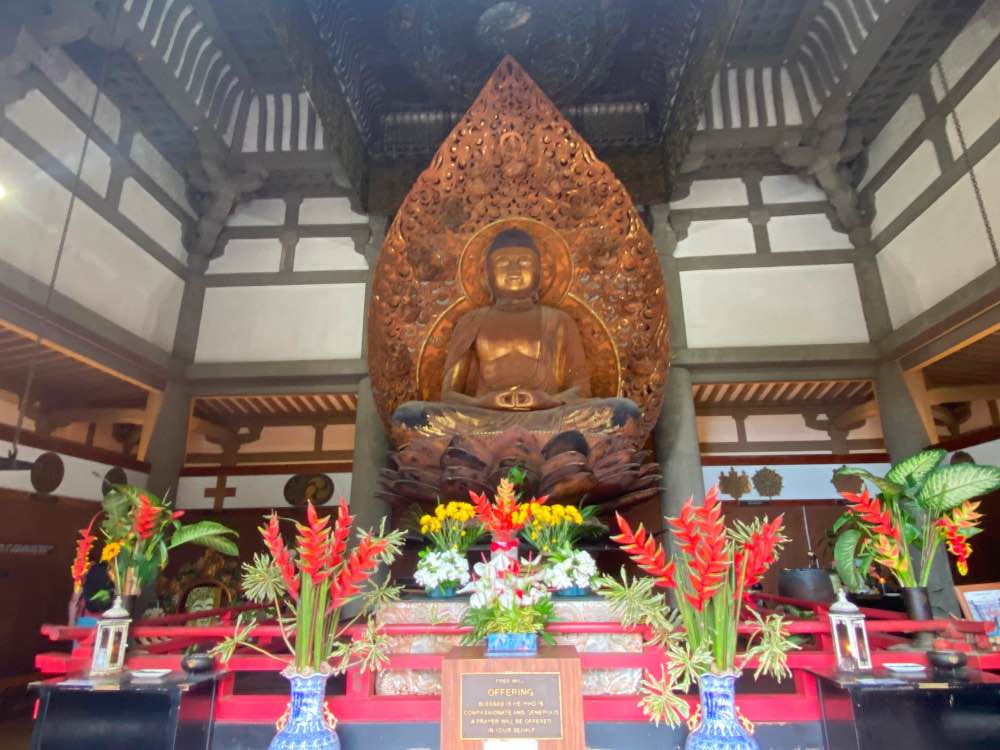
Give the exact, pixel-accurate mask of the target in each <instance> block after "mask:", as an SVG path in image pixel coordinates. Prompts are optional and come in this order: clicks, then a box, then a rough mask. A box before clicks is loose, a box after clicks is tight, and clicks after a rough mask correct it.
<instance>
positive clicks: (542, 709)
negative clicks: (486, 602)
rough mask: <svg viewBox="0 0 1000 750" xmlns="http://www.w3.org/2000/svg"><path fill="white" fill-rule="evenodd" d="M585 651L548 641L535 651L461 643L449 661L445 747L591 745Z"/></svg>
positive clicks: (570, 748) (445, 668)
mask: <svg viewBox="0 0 1000 750" xmlns="http://www.w3.org/2000/svg"><path fill="white" fill-rule="evenodd" d="M584 746H585V745H584V724H583V693H582V672H581V669H580V656H579V655H578V654H577V652H576V649H575V648H573V647H572V646H547V647H542V648H539V649H538V656H535V657H510V658H507V657H499V658H498V657H487V656H486V655H485V649H484V648H483V647H482V646H475V647H472V648H456V649H453V650H452V651H451V652H450V653H449V654H448V655H447V656H445V657H444V660H443V662H442V667H441V750H484V748H485V750H501V748H509V749H510V750H535V749H537V750H584Z"/></svg>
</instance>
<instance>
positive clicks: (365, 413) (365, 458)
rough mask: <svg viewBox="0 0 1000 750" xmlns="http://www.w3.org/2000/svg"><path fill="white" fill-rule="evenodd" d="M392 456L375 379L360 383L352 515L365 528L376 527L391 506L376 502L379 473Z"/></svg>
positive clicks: (355, 438) (355, 427) (355, 434)
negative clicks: (383, 423)
mask: <svg viewBox="0 0 1000 750" xmlns="http://www.w3.org/2000/svg"><path fill="white" fill-rule="evenodd" d="M388 454H389V438H388V436H387V435H386V433H385V428H384V427H383V426H382V420H381V419H380V418H379V415H378V410H377V409H376V408H375V397H374V395H373V394H372V382H371V378H368V377H365V378H362V380H361V382H360V383H358V413H357V421H356V423H355V425H354V463H353V470H352V474H351V514H352V515H353V516H354V517H355V519H356V521H355V522H356V523H357V524H358V525H359V526H360V527H362V528H368V527H371V526H375V525H376V524H378V522H379V521H380V520H381V518H382V516H384V515H387V513H388V507H387V506H386V504H385V503H384V502H382V501H381V500H376V499H375V487H376V485H377V484H378V477H379V472H380V471H381V470H382V467H383V466H385V462H386V456H387V455H388Z"/></svg>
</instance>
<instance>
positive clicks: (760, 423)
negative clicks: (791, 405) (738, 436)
mask: <svg viewBox="0 0 1000 750" xmlns="http://www.w3.org/2000/svg"><path fill="white" fill-rule="evenodd" d="M745 425H746V431H747V440H749V441H751V442H762V441H763V442H766V441H770V440H828V439H829V435H827V434H826V433H825V432H820V431H819V430H813V429H810V428H809V427H807V426H806V420H805V417H804V416H802V415H801V414H751V415H750V416H748V417H747V419H746V422H745Z"/></svg>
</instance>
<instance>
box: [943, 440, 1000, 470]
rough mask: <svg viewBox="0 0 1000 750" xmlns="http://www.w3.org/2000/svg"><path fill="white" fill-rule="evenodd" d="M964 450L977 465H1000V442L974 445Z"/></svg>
mask: <svg viewBox="0 0 1000 750" xmlns="http://www.w3.org/2000/svg"><path fill="white" fill-rule="evenodd" d="M963 450H964V451H965V452H966V453H968V454H969V455H970V456H972V458H973V460H975V462H976V463H977V464H991V465H993V466H996V465H998V464H1000V440H992V441H990V442H989V443H983V444H981V445H973V446H971V447H969V448H963ZM946 460H949V459H946Z"/></svg>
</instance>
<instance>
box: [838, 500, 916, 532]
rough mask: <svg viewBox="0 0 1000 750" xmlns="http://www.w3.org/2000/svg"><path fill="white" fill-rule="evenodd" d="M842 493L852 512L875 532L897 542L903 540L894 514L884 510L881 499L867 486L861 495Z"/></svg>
mask: <svg viewBox="0 0 1000 750" xmlns="http://www.w3.org/2000/svg"><path fill="white" fill-rule="evenodd" d="M840 494H841V497H843V498H844V499H845V500H846V501H847V506H848V508H849V509H850V511H851V513H853V514H854V515H856V516H857V517H858V518H860V519H861V520H862V521H864V522H865V523H866V524H868V525H869V526H871V531H872V533H873V534H876V535H878V534H882V535H884V536H889V537H892V538H893V539H895V540H896V541H897V542H899V541H902V539H903V537H902V535H901V534H900V533H899V529H898V528H896V526H895V525H894V524H893V523H892V514H891V513H890V512H889V511H887V510H882V504H881V503H880V502H879V499H878V498H877V497H874V498H873V497H871V496H870V495H869V494H868V488H867V487H865V489H864V490H863V491H862V493H861V494H860V495H856V494H854V493H853V492H841V493H840Z"/></svg>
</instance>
